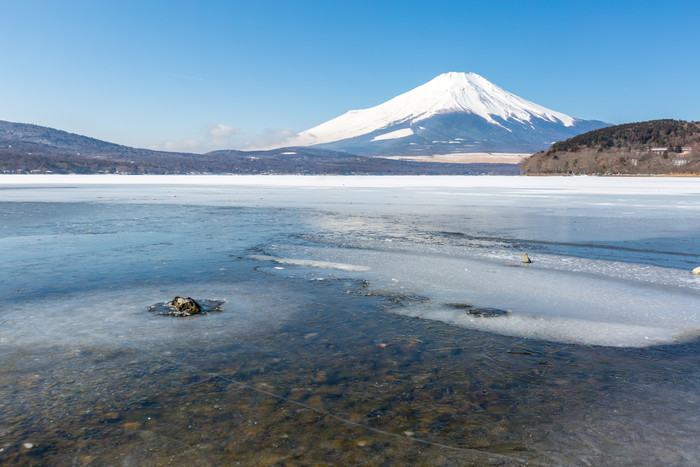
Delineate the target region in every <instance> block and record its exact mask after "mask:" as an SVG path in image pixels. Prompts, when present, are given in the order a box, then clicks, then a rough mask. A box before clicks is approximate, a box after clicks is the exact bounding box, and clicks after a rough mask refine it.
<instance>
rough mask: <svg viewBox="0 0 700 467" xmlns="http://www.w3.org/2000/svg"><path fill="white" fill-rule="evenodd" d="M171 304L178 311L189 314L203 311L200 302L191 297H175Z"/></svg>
mask: <svg viewBox="0 0 700 467" xmlns="http://www.w3.org/2000/svg"><path fill="white" fill-rule="evenodd" d="M170 305H172V306H174V307H175V308H176V309H177V311H180V312H182V313H187V314H188V315H196V314H198V313H200V312H201V311H202V307H200V306H199V303H197V302H195V301H194V299H192V298H190V297H175V298H173V301H172V302H170Z"/></svg>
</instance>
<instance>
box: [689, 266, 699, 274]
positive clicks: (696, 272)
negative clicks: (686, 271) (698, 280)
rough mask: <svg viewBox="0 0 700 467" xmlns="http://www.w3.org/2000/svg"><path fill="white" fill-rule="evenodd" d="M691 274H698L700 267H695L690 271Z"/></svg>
mask: <svg viewBox="0 0 700 467" xmlns="http://www.w3.org/2000/svg"><path fill="white" fill-rule="evenodd" d="M691 272H692V273H693V274H696V275H700V267H697V268H695V269H693V270H692V271H691Z"/></svg>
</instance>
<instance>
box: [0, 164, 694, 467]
mask: <svg viewBox="0 0 700 467" xmlns="http://www.w3.org/2000/svg"><path fill="white" fill-rule="evenodd" d="M696 185H697V184H696V183H694V182H693V181H692V179H687V180H681V179H664V180H659V179H631V180H627V179H603V181H601V179H592V178H591V179H589V180H581V179H573V178H571V179H566V178H563V177H561V178H559V177H558V178H551V179H535V178H519V177H512V178H508V177H445V178H429V177H428V178H425V177H424V178H417V179H416V178H402V177H398V178H394V177H378V178H372V179H358V178H344V177H328V178H321V179H315V178H308V177H286V178H285V177H282V178H268V179H265V178H262V179H261V178H255V179H251V178H245V177H243V178H241V177H238V178H230V179H229V178H225V177H208V178H188V177H182V178H179V179H172V178H162V177H161V178H158V177H121V178H119V177H117V178H107V179H105V178H100V177H89V178H81V177H73V178H64V177H59V178H51V177H48V178H46V177H34V178H21V177H19V178H17V177H11V178H0V219H1V222H0V257H2V272H1V273H0V305H1V307H0V368H1V369H0V463H2V464H3V465H33V464H47V465H105V464H108V465H170V464H175V465H185V464H186V465H190V464H192V465H283V464H289V465H315V464H319V463H322V464H325V465H328V464H330V465H352V464H368V465H396V464H399V465H400V464H407V465H408V464H415V465H483V464H497V465H521V464H534V465H659V464H663V465H697V464H698V463H700V449H699V448H698V447H697V439H700V428H699V427H700V423H699V422H700V343H699V341H698V332H699V330H700V307H699V305H700V277H697V276H692V275H691V274H690V272H689V271H690V269H692V268H693V267H695V266H697V265H700V242H699V241H698V237H697V236H696V235H695V233H696V232H697V231H698V228H700V187H696ZM524 252H527V253H528V254H529V256H530V257H531V258H532V260H533V263H532V264H523V263H522V262H521V257H522V254H523V253H524ZM175 295H181V296H191V297H193V298H195V299H198V300H214V301H225V302H224V303H223V305H222V311H221V312H210V313H207V314H205V315H200V316H191V317H186V318H178V317H170V316H162V315H157V314H155V313H153V312H150V311H149V309H150V307H151V306H153V305H156V304H160V303H163V302H165V301H169V300H171V299H172V297H173V296H175Z"/></svg>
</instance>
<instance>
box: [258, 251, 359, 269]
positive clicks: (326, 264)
mask: <svg viewBox="0 0 700 467" xmlns="http://www.w3.org/2000/svg"><path fill="white" fill-rule="evenodd" d="M248 258H250V259H256V260H258V261H274V262H275V263H280V264H293V265H295V266H307V267H311V268H321V269H338V270H340V271H352V272H364V271H369V270H370V269H371V268H368V267H367V266H358V265H356V264H346V263H335V262H330V261H315V260H311V259H297V258H276V257H274V256H266V255H249V256H248Z"/></svg>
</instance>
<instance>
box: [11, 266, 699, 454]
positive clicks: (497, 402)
mask: <svg viewBox="0 0 700 467" xmlns="http://www.w3.org/2000/svg"><path fill="white" fill-rule="evenodd" d="M287 280H291V281H292V282H295V281H296V285H297V286H298V287H300V288H307V289H308V290H312V291H313V293H314V296H315V301H314V303H313V304H312V305H308V306H306V307H305V308H304V309H303V310H301V311H299V312H296V313H295V314H294V315H293V316H292V317H291V318H289V319H287V320H285V321H284V322H283V323H281V324H280V325H279V326H276V327H274V328H272V329H270V330H266V331H263V332H259V333H250V334H244V335H240V334H236V335H233V336H231V337H230V338H226V337H222V336H218V337H217V338H216V339H211V340H210V339H207V338H206V334H205V333H204V334H202V336H201V342H200V343H199V344H193V343H192V342H191V341H183V342H178V341H177V340H175V341H172V342H164V343H152V342H151V343H147V344H142V345H136V346H129V345H115V346H110V345H108V344H107V345H100V346H94V345H84V346H70V345H52V346H42V345H35V346H25V347H23V348H21V349H12V350H11V351H8V352H4V356H3V357H2V372H1V373H0V396H1V397H0V418H1V420H0V464H2V465H360V464H362V465H492V464H495V465H525V464H527V465H562V464H564V465H567V464H568V465H601V464H605V465H610V464H620V463H621V464H627V465H631V464H635V463H636V464H637V465H654V464H656V465H659V464H674V463H675V464H692V463H693V462H694V461H696V460H697V459H698V452H697V450H695V449H694V448H692V446H693V445H694V442H693V439H697V438H696V435H697V434H698V428H697V427H698V424H697V423H695V424H694V425H692V423H694V422H697V421H698V420H697V419H698V410H697V409H698V405H697V404H698V397H697V395H693V394H697V391H696V390H697V386H698V383H697V381H696V380H697V378H696V377H695V376H694V371H695V370H694V368H697V364H698V357H697V355H698V345H697V343H687V344H683V345H676V346H673V345H671V346H665V347H655V348H649V349H624V348H623V349H620V348H617V349H614V348H605V347H586V346H577V345H566V344H559V343H552V342H545V341H537V340H528V339H523V338H512V337H507V336H499V335H494V334H489V333H484V332H479V331H474V330H468V329H463V328H458V327H454V326H449V325H447V324H444V323H440V322H434V321H430V320H426V319H420V318H416V317H409V316H402V315H400V314H396V313H393V312H392V310H393V308H395V307H400V306H403V305H404V304H405V303H406V300H410V299H411V297H396V296H394V297H391V296H385V297H382V296H376V295H371V296H368V295H365V294H364V293H363V292H362V291H363V288H362V283H361V282H360V281H353V280H343V279H338V280H325V281H306V280H302V279H287ZM144 313H146V311H144ZM235 313H236V311H235V301H233V303H228V304H227V305H225V306H224V311H223V312H222V316H225V315H226V314H228V315H229V316H230V317H231V319H232V320H233V321H235ZM208 318H209V316H207V315H204V316H195V317H189V318H185V319H197V320H206V319H208ZM153 319H157V320H163V319H165V320H173V321H172V322H173V323H175V322H176V321H175V320H178V319H181V318H173V317H166V316H155V315H154V317H153ZM484 319H498V317H495V318H484ZM5 350H9V349H5ZM669 397H670V398H672V399H673V400H671V401H669V399H668V398H669ZM682 407H687V408H688V410H687V411H683V410H682ZM674 430H675V431H674ZM669 445H671V446H674V447H675V449H670V448H669V447H668V446H669Z"/></svg>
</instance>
